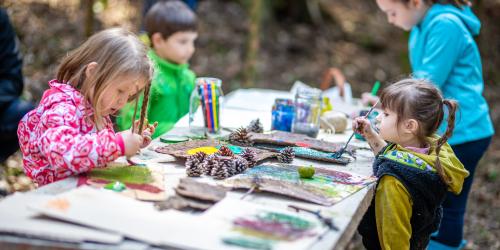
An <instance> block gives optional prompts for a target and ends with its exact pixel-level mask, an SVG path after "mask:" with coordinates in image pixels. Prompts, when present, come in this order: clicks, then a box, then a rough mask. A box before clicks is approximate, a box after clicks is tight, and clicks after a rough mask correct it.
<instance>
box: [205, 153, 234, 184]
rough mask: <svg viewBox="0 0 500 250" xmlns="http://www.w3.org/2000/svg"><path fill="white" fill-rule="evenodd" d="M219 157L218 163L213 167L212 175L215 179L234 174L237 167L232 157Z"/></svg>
mask: <svg viewBox="0 0 500 250" xmlns="http://www.w3.org/2000/svg"><path fill="white" fill-rule="evenodd" d="M217 158H218V163H219V164H218V165H217V166H216V167H215V166H214V167H213V168H212V171H211V173H210V175H211V176H212V177H214V179H218V180H222V179H226V178H227V177H230V176H232V175H234V173H235V168H234V162H233V159H232V158H231V157H225V156H220V157H217Z"/></svg>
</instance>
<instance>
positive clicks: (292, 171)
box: [224, 164, 376, 206]
mask: <svg viewBox="0 0 500 250" xmlns="http://www.w3.org/2000/svg"><path fill="white" fill-rule="evenodd" d="M297 168H298V166H294V165H289V164H280V165H279V166H278V165H271V164H267V165H266V164H263V165H259V166H255V167H253V168H251V169H247V170H246V171H245V172H243V173H242V174H239V175H236V176H233V177H231V178H228V179H226V180H225V181H224V185H225V186H228V187H232V188H246V189H249V188H252V187H255V186H257V187H258V190H261V191H268V192H272V193H277V194H282V195H286V196H289V197H293V198H297V199H302V200H306V201H310V202H313V203H316V204H320V205H325V206H331V205H333V204H335V203H337V202H339V201H341V200H342V199H344V198H346V197H348V196H349V195H352V194H354V193H355V192H357V191H359V190H360V189H362V188H364V187H366V186H367V185H368V184H370V183H372V182H374V181H375V180H376V179H375V178H374V177H366V176H361V175H356V174H351V173H347V172H340V171H335V170H327V169H320V168H316V174H315V175H314V177H313V178H311V179H305V178H300V176H299V174H298V172H297Z"/></svg>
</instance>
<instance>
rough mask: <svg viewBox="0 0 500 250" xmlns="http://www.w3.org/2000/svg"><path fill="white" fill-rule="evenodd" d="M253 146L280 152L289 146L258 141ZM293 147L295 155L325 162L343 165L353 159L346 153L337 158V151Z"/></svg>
mask: <svg viewBox="0 0 500 250" xmlns="http://www.w3.org/2000/svg"><path fill="white" fill-rule="evenodd" d="M253 146H254V147H256V148H260V149H265V150H269V151H273V152H280V151H281V150H283V149H285V148H286V147H287V146H282V145H275V144H268V143H256V144H254V145H253ZM291 148H292V149H293V152H294V153H295V157H299V158H305V159H311V160H317V161H324V162H331V163H337V164H342V165H347V164H349V162H351V160H352V157H349V156H347V154H344V155H343V156H341V157H340V158H337V157H336V156H335V153H331V152H323V151H319V150H315V149H311V148H306V147H291Z"/></svg>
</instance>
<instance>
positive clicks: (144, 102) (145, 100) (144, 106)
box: [139, 82, 151, 135]
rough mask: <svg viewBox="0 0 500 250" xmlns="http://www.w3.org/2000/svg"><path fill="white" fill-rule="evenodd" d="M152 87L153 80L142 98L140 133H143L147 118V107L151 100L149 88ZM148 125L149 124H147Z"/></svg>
mask: <svg viewBox="0 0 500 250" xmlns="http://www.w3.org/2000/svg"><path fill="white" fill-rule="evenodd" d="M150 88H151V82H149V83H148V85H147V86H146V89H144V98H143V99H142V107H141V117H140V118H139V135H142V131H143V129H144V121H146V120H147V115H148V114H147V112H146V111H147V108H148V102H149V90H150ZM146 126H147V124H146Z"/></svg>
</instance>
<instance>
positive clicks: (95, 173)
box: [77, 163, 167, 201]
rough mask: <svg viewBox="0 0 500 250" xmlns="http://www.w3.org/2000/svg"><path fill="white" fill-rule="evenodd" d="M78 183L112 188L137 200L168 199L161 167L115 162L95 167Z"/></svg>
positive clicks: (79, 184) (79, 179) (80, 178)
mask: <svg viewBox="0 0 500 250" xmlns="http://www.w3.org/2000/svg"><path fill="white" fill-rule="evenodd" d="M77 185H78V186H81V185H90V186H93V187H98V188H105V189H111V190H114V191H116V192H119V193H120V194H123V195H125V196H129V197H132V198H135V199H137V200H144V201H163V200H166V199H167V196H166V194H165V182H164V176H163V171H162V169H161V168H153V167H144V166H128V165H126V166H124V165H122V164H119V163H113V164H112V165H111V166H108V167H106V168H95V169H93V170H92V171H90V172H89V173H87V174H83V175H80V176H79V177H78V184H77ZM118 187H120V188H118Z"/></svg>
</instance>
